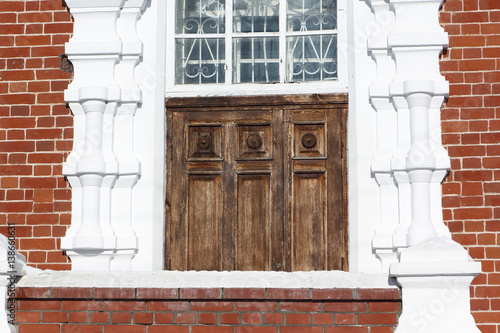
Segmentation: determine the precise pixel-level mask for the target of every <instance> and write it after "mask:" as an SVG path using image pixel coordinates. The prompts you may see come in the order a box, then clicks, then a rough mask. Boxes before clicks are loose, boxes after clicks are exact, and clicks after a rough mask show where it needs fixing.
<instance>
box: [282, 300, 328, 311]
mask: <svg viewBox="0 0 500 333" xmlns="http://www.w3.org/2000/svg"><path fill="white" fill-rule="evenodd" d="M279 307H280V310H281V311H294V312H295V311H321V308H322V304H321V303H320V302H280V305H279Z"/></svg>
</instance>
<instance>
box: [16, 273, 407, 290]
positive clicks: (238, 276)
mask: <svg viewBox="0 0 500 333" xmlns="http://www.w3.org/2000/svg"><path fill="white" fill-rule="evenodd" d="M17 286H18V287H20V288H24V287H39V288H44V287H61V288H64V287H72V288H298V289H301V288H314V289H336V288H360V289H368V288H377V289H378V288H383V289H389V290H390V289H392V290H395V289H398V286H397V285H396V283H395V281H394V279H389V278H388V274H385V273H384V274H382V273H377V274H364V273H349V272H342V271H316V272H256V271H239V272H238V271H234V272H227V271H224V272H215V271H213V272H207V271H201V272H195V271H184V272H180V271H154V272H74V271H40V272H34V273H33V274H31V273H28V274H27V275H25V276H24V277H23V278H22V279H21V280H20V281H19V282H18V283H17Z"/></svg>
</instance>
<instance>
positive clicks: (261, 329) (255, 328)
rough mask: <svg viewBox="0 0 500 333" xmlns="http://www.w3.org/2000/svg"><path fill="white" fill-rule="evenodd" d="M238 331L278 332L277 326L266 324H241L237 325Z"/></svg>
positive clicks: (242, 332) (245, 332)
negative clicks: (267, 325)
mask: <svg viewBox="0 0 500 333" xmlns="http://www.w3.org/2000/svg"><path fill="white" fill-rule="evenodd" d="M235 332H236V333H278V328H277V327H266V326H240V327H236V331H235Z"/></svg>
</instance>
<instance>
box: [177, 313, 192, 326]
mask: <svg viewBox="0 0 500 333" xmlns="http://www.w3.org/2000/svg"><path fill="white" fill-rule="evenodd" d="M175 322H176V323H177V324H195V323H196V314H194V313H188V312H182V313H177V314H176V315H175Z"/></svg>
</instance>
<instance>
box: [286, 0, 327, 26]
mask: <svg viewBox="0 0 500 333" xmlns="http://www.w3.org/2000/svg"><path fill="white" fill-rule="evenodd" d="M336 13H337V0H288V9H287V22H288V31H313V30H315V31H316V30H329V29H336V28H337V15H336Z"/></svg>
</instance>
